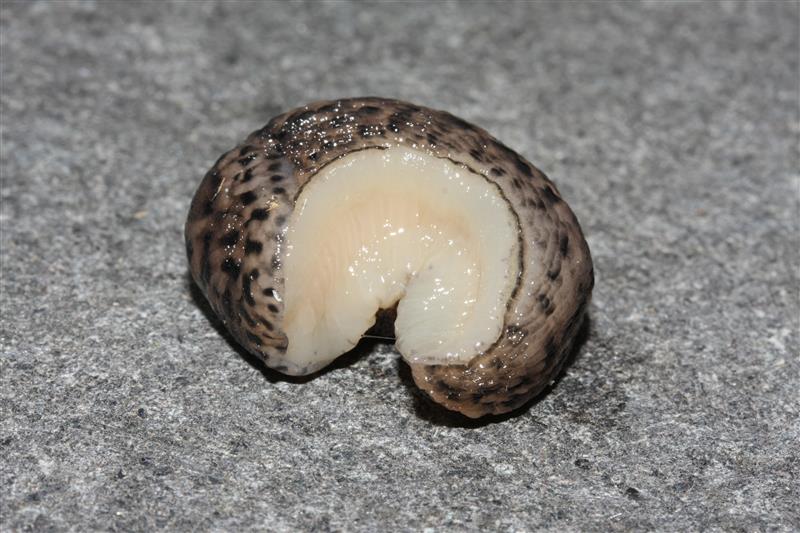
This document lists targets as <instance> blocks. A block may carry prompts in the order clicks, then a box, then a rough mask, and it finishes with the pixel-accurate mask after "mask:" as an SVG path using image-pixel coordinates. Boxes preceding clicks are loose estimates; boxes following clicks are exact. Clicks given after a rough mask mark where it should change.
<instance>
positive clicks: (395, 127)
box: [386, 122, 400, 133]
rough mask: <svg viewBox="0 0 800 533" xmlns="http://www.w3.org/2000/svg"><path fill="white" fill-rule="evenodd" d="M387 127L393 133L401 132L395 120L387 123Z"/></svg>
mask: <svg viewBox="0 0 800 533" xmlns="http://www.w3.org/2000/svg"><path fill="white" fill-rule="evenodd" d="M386 129H387V130H389V131H391V132H392V133H400V126H398V125H397V124H395V123H394V122H390V123H389V124H387V125H386Z"/></svg>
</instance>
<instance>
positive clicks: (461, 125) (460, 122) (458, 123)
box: [443, 113, 475, 131]
mask: <svg viewBox="0 0 800 533" xmlns="http://www.w3.org/2000/svg"><path fill="white" fill-rule="evenodd" d="M443 115H444V118H445V119H446V120H447V121H448V122H449V123H450V125H451V126H453V127H455V128H458V129H462V130H467V131H472V130H474V129H475V128H474V126H472V124H470V123H469V122H467V121H465V120H464V119H461V118H458V117H457V116H455V115H451V114H450V113H443Z"/></svg>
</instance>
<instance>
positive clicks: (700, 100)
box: [0, 1, 800, 531]
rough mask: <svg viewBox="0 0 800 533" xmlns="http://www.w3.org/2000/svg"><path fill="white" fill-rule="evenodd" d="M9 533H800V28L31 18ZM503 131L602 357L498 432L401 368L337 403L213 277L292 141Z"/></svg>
mask: <svg viewBox="0 0 800 533" xmlns="http://www.w3.org/2000/svg"><path fill="white" fill-rule="evenodd" d="M1 6H2V7H0V45H1V47H0V54H1V57H0V75H1V76H2V77H1V84H2V95H1V96H0V111H1V112H2V121H1V122H2V146H1V148H2V153H1V154H0V158H1V160H2V166H1V167H0V169H1V170H2V204H1V206H2V207H1V209H0V228H1V231H0V247H1V248H2V254H0V258H1V263H2V282H1V283H0V289H1V290H2V295H1V296H0V306H1V307H0V308H1V309H2V315H1V316H0V529H2V530H37V531H46V530H67V529H72V530H95V529H103V530H142V531H145V530H152V529H169V530H189V529H200V530H205V529H214V530H232V531H233V530H246V529H270V530H277V531H290V530H320V531H325V530H354V531H381V530H386V529H389V530H408V531H419V530H424V529H425V528H430V530H431V531H433V530H436V531H439V530H454V531H462V530H475V531H477V530H481V531H487V530H500V531H525V530H559V531H563V530H573V531H576V530H580V531H607V530H664V531H686V530H704V529H709V530H731V531H737V530H741V531H791V530H795V531H796V530H798V529H800V512H799V511H798V494H800V481H799V480H798V479H799V476H800V445H798V440H799V439H800V422H799V421H798V420H799V418H800V407H799V406H800V401H799V400H800V398H799V397H798V382H800V363H798V348H797V347H798V336H799V335H800V332H799V330H800V323H799V321H800V301H799V298H800V287H799V285H800V272H799V271H798V268H799V265H800V261H799V259H798V250H800V242H799V236H800V214H799V209H800V205H799V203H800V179H799V178H798V169H799V168H800V160H799V159H800V155H799V154H798V146H799V145H800V141H799V139H798V137H799V136H800V125H799V122H800V117H798V115H799V106H800V104H799V103H798V102H800V96H799V95H798V90H799V88H800V79H798V77H799V74H798V68H799V67H798V55H799V53H798V50H800V48H799V43H798V34H800V30H799V29H798V25H799V24H800V22H798V21H799V20H800V13H799V11H800V10H799V9H798V3H797V2H766V1H762V2H749V3H740V2H726V3H720V4H716V3H702V4H701V3H686V2H681V3H678V2H675V3H666V2H647V3H600V2H597V3H572V2H569V3H559V4H547V3H513V4H512V3H495V4H486V3H478V2H468V3H436V4H432V5H425V4H422V3H419V4H409V3H380V4H349V3H337V2H334V3H272V4H264V3H254V2H253V3H200V2H184V3H173V4H158V3H147V4H134V3H123V2H85V3H69V2H52V3H44V2H33V3H29V2H20V3H13V2H3V3H2V4H1ZM369 94H371V95H382V96H393V97H399V98H403V99H407V100H411V101H414V102H417V103H419V104H423V105H428V106H431V107H436V108H442V109H446V110H449V111H451V112H453V113H455V114H457V115H460V116H462V117H464V118H465V119H467V120H470V121H472V122H475V123H477V124H480V125H482V126H484V127H485V128H487V129H488V130H489V131H491V132H492V133H493V134H495V135H496V136H497V137H499V138H500V139H502V140H503V141H504V142H506V143H507V144H509V145H510V146H512V147H513V148H515V149H517V150H519V151H520V152H521V153H523V154H524V155H526V156H527V157H528V158H529V159H530V160H532V161H533V162H534V163H536V164H537V165H538V166H539V167H541V168H542V169H543V170H544V171H545V172H546V173H548V174H549V175H550V176H551V177H552V178H553V179H554V180H555V181H556V183H557V184H558V186H559V188H560V189H561V192H562V193H563V195H564V196H565V197H566V199H567V200H568V201H569V203H570V205H571V206H572V208H573V210H574V211H575V212H576V214H577V215H578V218H579V219H580V221H581V223H582V224H583V227H584V230H585V232H586V235H587V240H588V242H589V245H590V247H591V249H592V252H593V256H594V261H595V268H596V275H597V285H596V287H595V292H594V300H593V304H592V307H591V326H590V328H589V331H588V334H587V335H586V338H585V340H584V342H583V343H582V345H581V347H580V349H579V350H578V351H577V352H576V353H575V354H574V357H573V360H572V362H571V364H570V365H569V366H568V368H567V369H566V371H565V372H564V374H563V376H562V378H561V379H560V380H559V381H558V382H557V383H556V384H555V386H554V387H553V388H552V390H550V391H548V393H547V394H545V395H544V396H542V397H541V398H540V399H539V400H538V401H536V402H534V403H532V404H531V405H529V406H527V408H525V409H524V410H523V411H522V412H518V413H515V414H514V416H506V417H501V418H494V419H489V420H485V421H482V422H480V423H475V422H470V421H468V420H467V419H464V418H460V417H458V416H456V415H452V414H449V413H447V412H444V411H442V410H441V409H438V408H436V407H435V406H433V405H431V404H430V403H428V402H427V401H425V399H424V398H422V396H421V395H420V393H418V392H417V391H416V390H415V388H414V387H413V385H412V384H411V381H410V377H409V372H408V369H407V367H406V366H405V365H404V364H403V363H401V362H399V356H398V354H397V353H396V352H395V351H394V350H393V348H392V347H391V346H390V345H381V344H372V345H365V346H363V347H361V348H360V349H359V350H358V352H357V353H355V354H352V355H349V356H347V357H345V358H344V360H343V361H342V362H341V363H340V364H338V365H336V367H335V368H333V369H332V370H331V371H329V372H326V373H324V374H322V375H320V376H318V377H316V378H315V379H312V380H307V381H304V380H289V379H284V378H282V377H281V376H280V375H278V374H275V373H273V372H271V371H267V370H265V369H263V368H262V367H261V366H260V365H259V364H258V363H257V362H256V361H254V360H253V359H252V358H250V357H247V356H246V355H245V354H244V353H243V352H242V351H241V350H239V349H237V347H236V346H234V345H232V344H231V343H230V342H229V341H228V339H227V337H226V335H225V334H224V333H223V332H222V331H221V329H220V326H219V324H218V323H217V322H215V321H214V319H213V317H211V316H210V314H209V313H208V311H207V308H206V307H205V306H204V304H203V302H202V299H201V298H200V297H198V294H197V292H196V291H195V290H193V288H192V286H191V284H190V283H189V280H188V277H187V266H186V258H185V254H184V248H183V237H182V226H183V222H184V219H185V216H186V213H187V209H188V205H189V200H190V198H191V195H192V194H193V191H194V188H195V187H196V185H197V183H198V181H199V179H200V177H201V176H202V174H203V173H204V172H205V170H206V169H207V168H209V167H210V166H211V164H212V163H213V162H214V160H215V159H216V158H217V156H218V155H220V154H221V153H222V152H223V151H224V150H226V149H228V148H230V147H232V146H233V145H235V144H236V143H237V142H239V140H241V139H242V138H243V137H244V136H245V135H246V134H247V133H249V132H250V131H252V130H254V129H256V128H258V127H260V126H261V125H263V124H264V123H265V122H266V121H267V120H268V119H269V118H270V117H271V116H273V115H274V114H276V113H278V112H280V111H283V110H285V109H288V108H290V107H294V106H296V105H300V104H302V103H305V102H307V101H310V100H315V99H321V98H335V97H338V96H354V95H369Z"/></svg>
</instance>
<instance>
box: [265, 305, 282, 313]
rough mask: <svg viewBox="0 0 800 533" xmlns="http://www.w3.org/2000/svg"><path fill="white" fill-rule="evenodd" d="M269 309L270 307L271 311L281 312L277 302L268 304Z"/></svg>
mask: <svg viewBox="0 0 800 533" xmlns="http://www.w3.org/2000/svg"><path fill="white" fill-rule="evenodd" d="M267 309H269V311H270V312H271V313H276V314H277V313H278V312H280V309H278V306H277V305H275V304H267Z"/></svg>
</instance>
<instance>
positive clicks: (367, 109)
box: [359, 105, 381, 115]
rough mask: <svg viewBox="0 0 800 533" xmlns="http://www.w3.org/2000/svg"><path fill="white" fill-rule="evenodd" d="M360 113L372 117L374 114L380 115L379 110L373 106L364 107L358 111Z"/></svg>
mask: <svg viewBox="0 0 800 533" xmlns="http://www.w3.org/2000/svg"><path fill="white" fill-rule="evenodd" d="M359 111H361V112H362V113H366V114H367V115H374V114H375V113H380V112H381V108H380V107H375V106H374V105H365V106H363V107H362V108H361V109H359Z"/></svg>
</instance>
